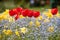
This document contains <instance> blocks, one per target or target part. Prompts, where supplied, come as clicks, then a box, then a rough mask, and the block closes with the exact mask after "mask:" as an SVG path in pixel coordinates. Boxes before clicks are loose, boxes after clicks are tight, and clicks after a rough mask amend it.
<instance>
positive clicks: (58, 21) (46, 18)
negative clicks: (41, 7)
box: [0, 7, 60, 40]
mask: <svg viewBox="0 0 60 40" xmlns="http://www.w3.org/2000/svg"><path fill="white" fill-rule="evenodd" d="M0 40H60V14H59V11H58V9H57V8H54V9H46V10H45V11H43V12H39V11H34V10H30V9H23V8H21V7H19V8H14V9H6V10H5V11H4V12H3V13H1V14H0Z"/></svg>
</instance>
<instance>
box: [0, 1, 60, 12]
mask: <svg viewBox="0 0 60 40" xmlns="http://www.w3.org/2000/svg"><path fill="white" fill-rule="evenodd" d="M16 7H23V8H29V9H33V10H38V11H41V10H43V9H48V8H56V7H57V8H58V9H60V0H0V12H3V11H4V10H5V9H12V8H16Z"/></svg>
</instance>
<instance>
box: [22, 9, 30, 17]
mask: <svg viewBox="0 0 60 40" xmlns="http://www.w3.org/2000/svg"><path fill="white" fill-rule="evenodd" d="M28 13H29V10H28V9H25V10H24V11H22V15H23V16H24V17H26V16H27V15H28Z"/></svg>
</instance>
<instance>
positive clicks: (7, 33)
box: [3, 29, 12, 35]
mask: <svg viewBox="0 0 60 40" xmlns="http://www.w3.org/2000/svg"><path fill="white" fill-rule="evenodd" d="M3 33H4V34H6V35H11V34H12V31H11V30H9V29H8V30H6V29H4V30H3Z"/></svg>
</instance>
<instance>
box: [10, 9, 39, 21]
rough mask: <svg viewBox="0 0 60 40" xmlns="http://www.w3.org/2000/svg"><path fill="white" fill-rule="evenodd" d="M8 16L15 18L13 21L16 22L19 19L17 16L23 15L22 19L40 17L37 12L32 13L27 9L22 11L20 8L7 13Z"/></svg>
mask: <svg viewBox="0 0 60 40" xmlns="http://www.w3.org/2000/svg"><path fill="white" fill-rule="evenodd" d="M9 15H10V16H14V15H16V16H15V20H17V19H18V18H19V15H23V16H24V17H26V16H28V17H32V16H33V17H35V18H36V17H38V16H39V15H40V12H39V11H33V10H29V9H22V8H15V9H12V10H10V11H9Z"/></svg>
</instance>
